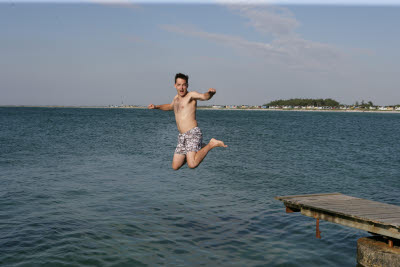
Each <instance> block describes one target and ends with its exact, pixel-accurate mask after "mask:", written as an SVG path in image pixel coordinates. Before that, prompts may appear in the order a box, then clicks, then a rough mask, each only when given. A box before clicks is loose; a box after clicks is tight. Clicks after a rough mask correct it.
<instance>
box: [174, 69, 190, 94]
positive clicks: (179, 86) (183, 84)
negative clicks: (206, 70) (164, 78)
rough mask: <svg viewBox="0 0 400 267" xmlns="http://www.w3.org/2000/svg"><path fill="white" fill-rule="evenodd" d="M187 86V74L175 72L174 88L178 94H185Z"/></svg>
mask: <svg viewBox="0 0 400 267" xmlns="http://www.w3.org/2000/svg"><path fill="white" fill-rule="evenodd" d="M188 87H189V76H187V75H185V74H183V73H177V74H176V75H175V88H176V91H177V92H178V95H179V96H181V97H184V96H185V95H186V94H187V89H188Z"/></svg>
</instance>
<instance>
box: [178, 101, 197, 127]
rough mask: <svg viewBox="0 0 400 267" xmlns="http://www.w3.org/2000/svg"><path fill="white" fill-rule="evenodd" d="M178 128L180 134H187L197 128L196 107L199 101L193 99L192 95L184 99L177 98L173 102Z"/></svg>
mask: <svg viewBox="0 0 400 267" xmlns="http://www.w3.org/2000/svg"><path fill="white" fill-rule="evenodd" d="M173 106H174V113H175V120H176V126H177V127H178V131H179V132H180V133H185V132H187V131H189V130H190V129H192V128H194V127H197V121H196V107H197V101H196V100H193V99H191V97H190V93H187V94H186V95H185V96H184V97H179V96H176V97H175V98H174V101H173Z"/></svg>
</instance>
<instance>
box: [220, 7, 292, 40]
mask: <svg viewBox="0 0 400 267" xmlns="http://www.w3.org/2000/svg"><path fill="white" fill-rule="evenodd" d="M224 6H226V7H228V8H229V9H230V10H232V11H233V12H234V13H237V14H239V15H240V16H242V17H244V18H246V19H247V20H248V23H247V24H248V25H249V26H251V27H253V28H255V30H257V31H258V32H260V33H262V34H272V35H275V36H276V35H289V34H293V33H294V30H295V29H296V28H297V27H298V26H299V25H300V23H299V22H298V21H297V20H296V18H295V17H294V15H293V14H292V12H290V11H289V10H288V9H287V8H283V7H278V6H273V5H254V4H226V5H224Z"/></svg>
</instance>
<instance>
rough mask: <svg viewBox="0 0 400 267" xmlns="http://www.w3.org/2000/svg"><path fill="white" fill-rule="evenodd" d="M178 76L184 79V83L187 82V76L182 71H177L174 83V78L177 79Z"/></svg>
mask: <svg viewBox="0 0 400 267" xmlns="http://www.w3.org/2000/svg"><path fill="white" fill-rule="evenodd" d="M178 78H181V79H183V80H185V81H186V83H189V76H187V75H185V74H183V73H177V74H176V75H175V83H176V79H178Z"/></svg>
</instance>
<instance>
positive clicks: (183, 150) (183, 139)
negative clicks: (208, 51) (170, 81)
mask: <svg viewBox="0 0 400 267" xmlns="http://www.w3.org/2000/svg"><path fill="white" fill-rule="evenodd" d="M188 81H189V77H188V76H187V75H185V74H182V73H178V74H176V75H175V88H176V91H177V92H178V94H177V95H176V96H175V97H174V100H172V103H171V104H164V105H153V104H150V105H149V106H148V108H149V109H161V110H165V111H168V110H173V111H174V113H175V120H176V126H177V127H178V131H179V133H180V134H179V135H178V145H177V147H176V149H175V154H174V158H173V160H172V168H173V169H174V170H178V169H179V168H180V167H182V166H183V165H184V164H185V163H186V162H187V164H188V166H189V168H192V169H193V168H196V167H197V166H199V164H200V163H201V162H202V161H203V159H204V158H205V157H206V155H207V153H208V152H209V151H210V150H211V149H213V148H215V147H227V145H225V144H224V142H222V141H220V140H216V139H214V138H212V139H211V140H210V142H209V143H208V144H207V145H205V146H202V143H203V134H202V133H201V130H200V128H199V127H197V121H196V107H197V100H202V101H204V100H209V99H211V97H213V95H214V94H215V93H216V91H215V89H213V88H210V89H209V90H208V92H207V93H204V94H200V93H198V92H195V91H193V92H188V90H187V89H188V87H189V83H188Z"/></svg>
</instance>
